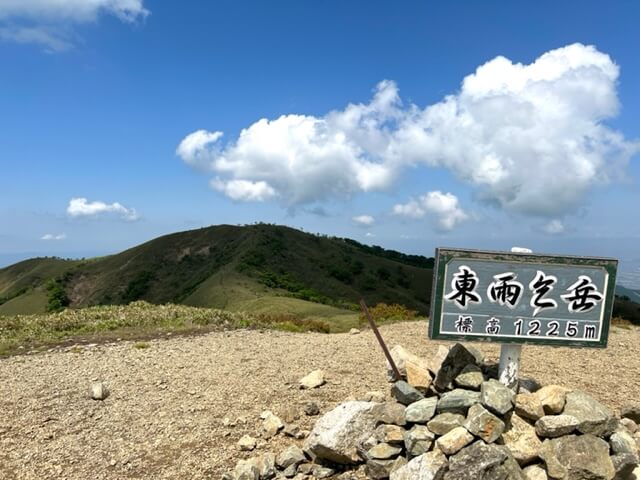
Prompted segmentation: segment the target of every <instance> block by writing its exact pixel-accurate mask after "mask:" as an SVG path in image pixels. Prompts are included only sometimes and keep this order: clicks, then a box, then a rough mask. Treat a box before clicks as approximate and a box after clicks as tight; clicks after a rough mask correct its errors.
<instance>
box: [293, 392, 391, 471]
mask: <svg viewBox="0 0 640 480" xmlns="http://www.w3.org/2000/svg"><path fill="white" fill-rule="evenodd" d="M376 405H379V404H377V403H373V402H358V401H351V402H344V403H341V404H340V405H338V406H337V407H336V408H334V409H333V410H331V411H330V412H328V413H326V414H324V415H323V416H322V417H321V418H320V419H319V420H318V421H317V422H316V424H315V426H314V428H313V430H312V432H311V433H310V434H309V437H308V438H307V440H306V442H305V446H304V449H305V450H306V451H308V452H311V453H312V454H313V455H315V457H316V458H317V459H320V460H322V459H324V460H329V461H331V462H335V463H339V464H349V463H354V462H357V461H360V456H359V455H358V446H359V445H360V444H362V443H364V442H365V441H366V440H367V439H368V438H369V437H371V436H372V435H373V434H374V432H375V428H376V425H377V423H378V418H377V415H376V414H375V406H376Z"/></svg>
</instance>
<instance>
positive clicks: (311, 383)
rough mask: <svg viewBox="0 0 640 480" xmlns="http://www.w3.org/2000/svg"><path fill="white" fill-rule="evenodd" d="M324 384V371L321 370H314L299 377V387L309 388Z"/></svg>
mask: <svg viewBox="0 0 640 480" xmlns="http://www.w3.org/2000/svg"><path fill="white" fill-rule="evenodd" d="M324 384H325V379H324V372H323V371H322V370H314V371H313V372H311V373H309V374H308V375H307V376H305V377H303V378H301V379H300V388H303V389H311V388H318V387H319V386H321V385H324Z"/></svg>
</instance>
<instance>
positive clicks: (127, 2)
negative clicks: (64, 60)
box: [0, 0, 150, 53]
mask: <svg viewBox="0 0 640 480" xmlns="http://www.w3.org/2000/svg"><path fill="white" fill-rule="evenodd" d="M143 3H144V2H143V0H91V1H87V0H2V1H0V39H1V40H8V41H13V42H16V43H32V44H37V45H40V46H41V47H43V48H44V49H45V51H47V52H50V53H54V52H62V51H65V50H69V49H70V48H72V47H73V46H74V45H75V43H76V42H77V37H76V35H75V33H74V31H73V28H72V25H74V24H81V23H90V22H95V21H96V20H97V19H98V17H99V16H100V15H101V14H108V15H113V16H115V17H117V18H119V19H120V20H121V21H123V22H126V23H133V22H136V21H138V20H143V19H144V18H146V17H147V16H148V15H149V13H150V12H149V10H147V9H146V8H145V7H144V4H143Z"/></svg>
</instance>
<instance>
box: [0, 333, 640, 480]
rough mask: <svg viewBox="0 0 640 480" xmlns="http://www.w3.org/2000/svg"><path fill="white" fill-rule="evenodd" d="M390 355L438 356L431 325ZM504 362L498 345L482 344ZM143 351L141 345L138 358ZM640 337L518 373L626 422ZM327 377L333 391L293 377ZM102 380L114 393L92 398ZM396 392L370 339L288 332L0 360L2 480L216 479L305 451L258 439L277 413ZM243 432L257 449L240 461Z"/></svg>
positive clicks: (568, 353)
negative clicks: (302, 384)
mask: <svg viewBox="0 0 640 480" xmlns="http://www.w3.org/2000/svg"><path fill="white" fill-rule="evenodd" d="M381 332H382V335H383V336H384V338H385V339H386V340H387V342H388V344H389V345H390V346H393V345H396V344H401V345H403V346H404V347H405V348H407V349H408V350H410V351H412V352H414V353H416V354H418V355H420V356H424V357H430V356H431V355H432V354H433V353H435V351H436V350H437V346H438V343H437V342H432V341H429V340H428V339H427V336H426V325H425V324H424V323H423V322H410V323H401V324H395V325H388V326H385V327H383V328H382V329H381ZM474 345H475V346H476V347H479V349H480V350H481V351H482V352H484V353H485V355H486V356H487V357H489V358H493V359H497V358H498V355H499V347H498V346H495V345H482V344H474ZM140 347H147V348H140ZM638 351H640V329H621V328H613V331H612V333H611V335H610V338H609V347H608V348H607V349H604V350H600V349H567V348H549V347H525V348H524V351H523V358H522V371H523V374H524V375H528V376H533V377H535V378H537V379H538V380H539V381H541V382H542V383H543V384H550V383H556V384H561V385H565V386H567V387H569V388H572V389H581V390H584V391H586V392H589V393H591V394H592V395H593V396H594V397H595V398H596V399H598V400H600V401H601V402H603V403H604V404H606V405H608V406H609V407H611V408H612V409H613V410H614V411H618V409H619V408H620V407H622V406H623V405H625V404H628V403H637V399H639V398H640V385H639V383H638V381H639V379H640V358H639V357H638V355H637V352H638ZM315 369H323V370H324V371H325V372H326V378H327V383H326V384H325V385H323V386H321V387H320V388H317V389H311V390H301V389H300V388H299V384H298V380H299V379H300V378H301V377H303V376H305V375H306V374H307V373H309V372H310V371H312V370H315ZM94 381H102V382H104V383H105V384H106V385H107V386H108V388H109V390H110V391H111V395H110V396H109V397H108V398H107V399H106V400H104V401H96V400H92V399H90V398H89V396H88V394H87V391H88V389H89V387H90V385H91V383H92V382H94ZM372 390H380V391H383V392H385V394H386V395H387V396H388V395H389V384H388V383H387V380H386V367H385V360H384V357H383V355H382V352H381V351H380V349H379V347H378V345H377V343H376V339H375V337H374V335H373V333H372V332H371V331H369V330H365V331H363V332H362V333H360V334H357V335H352V334H334V335H326V334H310V333H305V334H294V333H283V332H276V331H268V332H261V331H255V330H237V331H228V332H216V333H210V334H206V335H202V336H196V337H181V338H163V339H158V340H152V341H149V342H147V344H139V343H138V344H136V343H135V342H118V343H113V344H105V345H93V346H84V347H73V348H69V347H66V348H64V349H57V350H54V351H51V352H47V353H36V354H32V355H21V356H15V357H11V358H6V359H3V360H0V479H16V480H17V479H39V480H40V479H50V478H51V479H53V478H55V479H65V478H66V479H86V478H92V479H121V478H122V479H126V478H136V479H169V478H171V479H174V478H175V479H178V478H189V479H204V478H216V479H218V478H220V477H221V475H222V473H223V472H225V471H227V470H229V469H231V468H233V466H234V465H235V464H236V462H237V461H238V460H239V459H241V458H246V457H249V456H252V455H255V454H256V453H262V452H268V451H271V452H274V453H276V454H277V453H278V452H280V451H281V450H282V449H283V448H284V447H286V446H288V445H292V444H298V445H301V444H302V440H295V439H293V438H291V437H286V436H284V435H283V434H282V433H279V434H278V435H277V436H275V437H273V438H271V439H265V438H260V432H261V428H262V427H261V425H262V420H261V419H260V413H261V412H263V411H264V410H271V411H272V412H274V413H275V414H276V415H279V416H281V417H292V416H293V417H295V416H298V418H297V419H292V420H291V423H294V424H296V425H298V426H299V427H300V428H301V429H303V430H304V429H306V430H310V429H311V427H312V426H313V423H314V421H315V420H316V419H317V418H318V417H315V416H307V415H306V414H305V413H304V407H305V405H306V404H307V403H308V402H315V403H317V405H318V406H319V407H320V411H321V413H323V412H326V411H328V410H330V409H331V408H333V407H334V406H336V405H337V404H338V403H340V402H342V401H343V400H345V399H347V398H349V397H351V398H359V397H362V396H363V395H364V394H365V393H366V392H369V391H372ZM245 434H249V435H252V436H254V437H257V438H258V447H257V450H255V451H253V452H245V451H240V449H239V448H238V446H237V442H238V440H239V439H240V438H241V437H242V436H243V435H245Z"/></svg>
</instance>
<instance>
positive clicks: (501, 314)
mask: <svg viewBox="0 0 640 480" xmlns="http://www.w3.org/2000/svg"><path fill="white" fill-rule="evenodd" d="M617 264H618V261H617V260H615V259H609V258H591V257H567V256H555V255H541V254H531V253H506V252H490V251H477V250H462V249H448V248H439V249H436V264H435V268H434V281H433V290H432V299H431V318H430V321H429V337H430V338H432V339H442V340H458V341H460V340H462V341H475V342H499V343H514V344H537V345H555V346H568V347H600V348H604V347H606V346H607V339H608V334H609V324H610V321H611V312H612V309H613V300H614V292H615V280H616V271H617ZM461 265H467V266H469V267H471V268H472V269H473V270H474V271H477V274H478V284H477V290H476V291H477V293H478V295H480V296H481V297H482V298H481V299H482V303H480V304H474V303H471V304H469V305H468V307H467V308H465V309H461V308H460V307H459V306H457V307H455V306H452V302H450V301H445V300H444V296H445V295H446V294H447V293H450V292H451V290H452V289H451V286H450V282H451V280H452V278H453V277H452V274H453V272H455V271H457V270H458V268H459V267H460V266H461ZM538 270H542V271H544V272H545V274H550V275H554V276H555V277H556V278H557V283H556V284H555V285H554V290H553V292H552V293H549V294H548V295H547V297H548V298H554V299H556V301H557V303H558V304H559V305H558V307H559V308H557V309H555V310H553V311H552V312H541V313H539V314H538V315H537V316H536V317H534V316H532V312H533V307H530V306H529V301H530V299H531V292H530V291H529V288H528V286H529V282H530V281H531V279H532V278H533V276H534V275H535V272H536V271H538ZM503 272H514V273H515V274H516V275H517V279H516V280H517V281H518V282H520V283H521V284H522V286H523V287H524V288H523V294H522V297H521V298H520V302H519V303H518V304H517V305H516V306H515V307H513V308H509V307H508V306H504V305H500V304H499V303H491V302H489V301H488V299H487V291H486V290H487V286H488V284H489V283H490V282H492V281H493V280H494V279H493V276H494V275H496V274H499V273H503ZM583 274H588V275H589V276H590V277H592V278H593V281H594V283H595V284H596V285H597V286H598V291H599V292H600V293H602V294H603V295H604V299H603V300H602V302H600V304H599V305H598V307H596V308H594V309H593V310H591V311H590V312H586V313H573V314H570V313H568V310H567V304H566V303H563V302H562V301H560V299H559V295H560V294H565V293H566V289H567V287H568V286H569V285H571V284H573V283H575V281H576V280H577V279H578V277H579V275H583ZM458 315H463V316H468V317H471V318H472V319H474V321H475V322H476V323H480V322H483V324H484V323H486V321H487V320H488V319H489V318H492V317H495V318H498V319H499V321H500V324H501V330H500V333H497V334H495V333H493V334H488V333H484V332H483V331H478V329H477V328H475V327H474V330H473V333H471V332H469V333H459V332H455V331H453V329H452V322H453V320H454V317H457V316H458ZM521 319H522V320H521ZM519 320H520V327H519V329H520V331H519V332H518V331H517V330H516V327H515V324H516V322H518V321H519ZM574 320H575V321H574ZM532 322H533V323H532ZM536 323H539V324H540V327H539V331H540V334H538V335H527V333H528V331H532V332H534V333H535V327H536ZM555 324H557V325H555ZM568 324H577V325H578V326H579V329H580V334H579V335H577V337H579V338H571V337H569V336H566V335H565V334H564V332H566V331H567V325H568ZM586 325H590V326H591V327H590V328H592V329H593V328H597V332H598V335H597V338H593V339H587V338H584V335H583V333H584V331H585V328H586ZM549 326H551V327H558V328H557V332H554V333H555V336H548V335H546V333H548V332H551V331H553V330H554V329H553V328H551V329H549ZM572 328H573V326H572Z"/></svg>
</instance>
